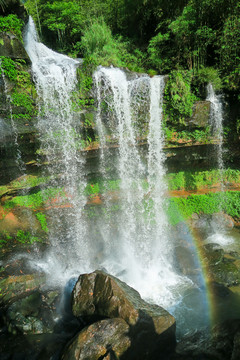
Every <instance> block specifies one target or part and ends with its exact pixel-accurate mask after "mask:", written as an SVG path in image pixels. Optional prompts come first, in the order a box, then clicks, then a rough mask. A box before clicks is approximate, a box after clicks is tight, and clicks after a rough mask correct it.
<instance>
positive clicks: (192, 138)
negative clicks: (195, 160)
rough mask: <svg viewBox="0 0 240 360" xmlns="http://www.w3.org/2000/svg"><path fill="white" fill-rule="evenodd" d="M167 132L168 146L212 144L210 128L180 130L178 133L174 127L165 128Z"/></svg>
mask: <svg viewBox="0 0 240 360" xmlns="http://www.w3.org/2000/svg"><path fill="white" fill-rule="evenodd" d="M163 130H164V132H165V138H166V140H167V143H166V146H174V145H175V146H178V145H179V144H182V143H196V142H197V143H201V144H205V143H210V142H211V137H210V135H211V133H210V127H209V126H208V127H206V128H205V129H202V130H199V129H192V130H179V131H176V129H175V128H174V127H171V126H165V127H164V128H163Z"/></svg>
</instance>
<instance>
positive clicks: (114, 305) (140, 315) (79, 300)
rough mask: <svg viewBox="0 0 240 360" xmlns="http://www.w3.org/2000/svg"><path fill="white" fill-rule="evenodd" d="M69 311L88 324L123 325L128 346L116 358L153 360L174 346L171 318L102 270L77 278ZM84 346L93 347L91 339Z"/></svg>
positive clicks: (173, 323) (173, 328) (158, 307)
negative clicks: (117, 322)
mask: <svg viewBox="0 0 240 360" xmlns="http://www.w3.org/2000/svg"><path fill="white" fill-rule="evenodd" d="M72 310H73V314H74V315H75V316H76V317H81V318H83V319H85V320H86V321H89V322H94V321H97V320H101V321H103V319H105V318H111V319H117V318H120V319H123V320H124V321H125V322H126V324H127V325H128V331H126V329H125V330H124V334H122V335H121V336H123V335H124V336H127V337H128V339H129V341H130V344H131V345H130V346H129V347H128V349H127V350H126V351H125V352H124V354H122V355H120V357H119V355H118V354H116V353H114V356H116V358H117V359H118V358H120V359H131V360H134V359H138V360H140V359H144V360H147V359H157V358H160V354H161V353H162V355H163V353H164V352H165V351H167V350H169V346H170V347H172V346H174V344H175V325H176V324H175V319H174V317H173V316H171V315H170V314H169V313H168V312H167V311H166V310H164V309H163V308H161V307H160V306H157V305H151V304H148V303H147V302H146V301H144V300H143V299H142V298H141V297H140V295H139V293H138V292H137V291H136V290H134V289H133V288H131V287H129V286H128V285H127V284H125V283H124V282H122V281H120V280H119V279H117V278H115V277H114V276H111V275H109V274H107V273H105V272H103V271H95V272H93V273H91V274H83V275H81V276H80V277H79V279H78V281H77V283H76V285H75V287H74V290H73V294H72ZM101 321H100V322H99V323H100V330H99V331H101V328H102V326H103V324H102V323H101ZM83 331H86V330H83ZM97 334H98V331H97V332H95V334H94V336H93V338H94V337H95V336H98V335H97ZM79 336H83V335H81V333H80V334H79ZM118 336H120V334H119V333H118ZM88 345H89V346H90V347H91V346H93V347H95V345H94V340H92V344H91V343H88ZM101 356H103V355H101ZM65 358H67V357H65ZM87 358H88V357H83V358H82V357H81V352H80V353H79V357H76V359H87ZM74 359H75V358H74Z"/></svg>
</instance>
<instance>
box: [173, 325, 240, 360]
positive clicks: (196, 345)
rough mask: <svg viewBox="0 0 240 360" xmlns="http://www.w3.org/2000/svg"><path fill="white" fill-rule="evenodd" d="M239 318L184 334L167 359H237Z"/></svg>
mask: <svg viewBox="0 0 240 360" xmlns="http://www.w3.org/2000/svg"><path fill="white" fill-rule="evenodd" d="M239 334H240V320H229V321H225V322H223V323H221V324H218V325H216V326H215V327H214V328H213V329H212V330H211V332H210V331H207V330H206V331H204V332H200V331H198V332H195V333H194V334H189V335H187V336H185V337H184V338H183V339H182V340H181V341H180V342H179V343H178V345H177V347H176V351H175V354H172V355H171V356H169V360H237V359H239V358H240V347H239Z"/></svg>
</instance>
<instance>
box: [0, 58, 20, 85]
mask: <svg viewBox="0 0 240 360" xmlns="http://www.w3.org/2000/svg"><path fill="white" fill-rule="evenodd" d="M0 65H1V66H0V71H3V72H4V75H5V76H6V77H7V78H8V79H9V80H11V81H17V76H18V71H17V68H16V63H15V61H13V60H12V59H10V58H8V57H6V56H0ZM0 75H1V73H0Z"/></svg>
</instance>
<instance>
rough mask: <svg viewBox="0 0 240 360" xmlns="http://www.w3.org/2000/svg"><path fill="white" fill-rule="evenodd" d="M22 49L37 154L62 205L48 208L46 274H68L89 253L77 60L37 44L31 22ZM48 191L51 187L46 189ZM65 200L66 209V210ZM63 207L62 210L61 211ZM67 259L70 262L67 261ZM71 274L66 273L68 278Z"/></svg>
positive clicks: (79, 264)
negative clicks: (34, 110)
mask: <svg viewBox="0 0 240 360" xmlns="http://www.w3.org/2000/svg"><path fill="white" fill-rule="evenodd" d="M25 47H26V50H27V52H28V54H29V57H30V59H31V61H32V72H33V77H34V80H35V83H36V88H37V92H38V98H39V114H40V115H39V117H38V123H37V129H38V132H39V136H40V140H41V152H42V153H44V154H45V156H46V161H47V163H48V166H47V172H46V175H48V176H49V175H50V177H51V182H52V184H53V187H55V188H58V190H59V191H58V193H56V197H57V199H56V200H57V201H58V200H59V198H62V199H61V200H62V202H63V204H61V203H59V204H58V206H57V205H56V207H57V209H55V206H50V210H49V219H50V221H51V224H50V226H49V229H50V234H49V237H50V240H51V245H52V246H53V251H52V252H51V254H50V255H48V262H47V266H49V269H50V270H49V271H50V272H54V273H55V274H56V273H57V271H56V268H57V267H59V271H60V273H61V274H62V273H63V272H64V273H67V272H66V267H67V266H68V265H67V264H68V263H69V261H70V262H71V264H72V266H71V268H73V269H74V267H77V268H79V269H81V271H83V270H84V269H85V263H86V257H87V256H88V254H89V250H88V247H87V242H86V241H85V236H86V224H85V221H84V219H83V214H82V211H83V208H84V205H85V203H86V198H85V196H84V195H83V189H84V188H85V179H84V159H83V157H82V156H81V154H80V151H79V150H80V148H81V137H80V135H79V126H78V122H77V118H76V116H75V113H74V111H73V109H72V104H73V102H72V94H73V92H74V90H75V89H76V68H77V66H78V64H79V62H78V61H76V60H73V59H70V58H69V57H67V56H64V55H61V54H58V53H56V52H54V51H52V50H50V49H49V48H47V47H46V46H45V45H43V44H42V43H40V42H39V41H38V37H37V33H36V30H35V26H34V23H33V20H32V19H31V18H30V19H29V24H28V29H27V32H26V36H25ZM50 191H51V189H50ZM66 199H67V203H68V204H67V205H66V206H68V208H66V207H65V208H64V201H66ZM61 207H62V208H63V209H62V211H61ZM70 259H71V260H70ZM68 276H69V275H68Z"/></svg>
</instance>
